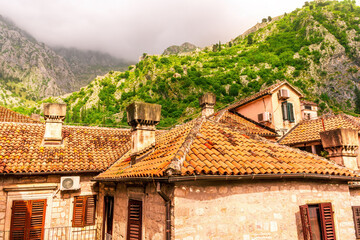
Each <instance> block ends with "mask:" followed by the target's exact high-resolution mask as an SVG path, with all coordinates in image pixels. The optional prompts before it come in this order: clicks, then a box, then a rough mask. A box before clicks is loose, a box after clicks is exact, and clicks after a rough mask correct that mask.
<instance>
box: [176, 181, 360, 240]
mask: <svg viewBox="0 0 360 240" xmlns="http://www.w3.org/2000/svg"><path fill="white" fill-rule="evenodd" d="M357 201H359V203H360V198H359V200H357ZM323 202H331V203H332V207H333V211H334V219H335V230H336V235H337V239H338V240H351V239H355V230H354V223H353V217H352V210H351V197H350V193H349V189H348V186H347V184H337V183H332V184H329V183H326V182H321V181H319V180H316V182H314V181H313V182H305V181H281V182H279V181H262V182H248V183H235V182H233V183H231V182H229V181H226V182H223V183H216V182H213V183H204V182H202V183H199V182H197V183H189V184H185V183H178V184H176V185H175V189H174V209H173V213H174V219H173V230H174V232H173V239H184V240H185V239H186V240H195V239H196V240H197V239H199V240H200V239H212V240H217V239H219V240H220V239H240V240H256V239H287V240H291V239H296V240H302V239H303V233H302V227H301V219H300V214H299V206H300V205H303V204H316V203H323Z"/></svg>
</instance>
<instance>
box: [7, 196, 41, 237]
mask: <svg viewBox="0 0 360 240" xmlns="http://www.w3.org/2000/svg"><path fill="white" fill-rule="evenodd" d="M45 213H46V199H41V200H29V201H14V202H13V206H12V213H11V230H10V239H11V240H24V239H26V240H42V239H43V237H44V224H45Z"/></svg>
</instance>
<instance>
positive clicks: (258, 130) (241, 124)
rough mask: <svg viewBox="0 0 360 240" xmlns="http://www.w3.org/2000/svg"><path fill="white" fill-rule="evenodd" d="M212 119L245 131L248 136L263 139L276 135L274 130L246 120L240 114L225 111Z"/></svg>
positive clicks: (216, 114)
mask: <svg viewBox="0 0 360 240" xmlns="http://www.w3.org/2000/svg"><path fill="white" fill-rule="evenodd" d="M212 119H214V120H215V121H217V122H219V123H223V124H226V125H228V126H229V127H231V128H236V129H238V130H242V131H246V132H247V133H249V134H257V135H260V136H264V137H276V136H277V133H276V131H275V130H274V129H272V128H269V127H266V126H264V125H262V124H260V123H257V122H255V121H253V120H251V119H249V118H246V117H245V116H243V115H241V114H240V113H233V112H230V111H227V110H226V111H224V112H218V113H215V114H214V116H213V118H212Z"/></svg>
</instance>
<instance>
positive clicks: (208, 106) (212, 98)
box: [199, 93, 216, 117]
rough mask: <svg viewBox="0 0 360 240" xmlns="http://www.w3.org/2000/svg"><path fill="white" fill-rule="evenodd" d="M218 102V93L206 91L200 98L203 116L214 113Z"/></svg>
mask: <svg viewBox="0 0 360 240" xmlns="http://www.w3.org/2000/svg"><path fill="white" fill-rule="evenodd" d="M215 103H216V95H215V94H213V93H205V94H204V95H202V96H201V97H200V98H199V104H200V106H201V108H202V110H201V116H202V117H208V116H210V115H211V114H214V106H215Z"/></svg>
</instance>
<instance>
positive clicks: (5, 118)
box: [0, 106, 39, 123]
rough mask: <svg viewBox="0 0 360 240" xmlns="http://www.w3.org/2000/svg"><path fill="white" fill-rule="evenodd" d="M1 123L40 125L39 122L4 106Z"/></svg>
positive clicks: (0, 118) (1, 112)
mask: <svg viewBox="0 0 360 240" xmlns="http://www.w3.org/2000/svg"><path fill="white" fill-rule="evenodd" d="M0 122H22V123H39V121H36V120H34V119H32V118H30V117H28V116H25V115H22V114H20V113H17V112H14V111H12V110H10V109H8V108H5V107H2V106H0Z"/></svg>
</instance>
